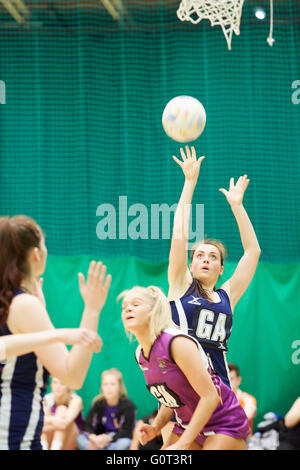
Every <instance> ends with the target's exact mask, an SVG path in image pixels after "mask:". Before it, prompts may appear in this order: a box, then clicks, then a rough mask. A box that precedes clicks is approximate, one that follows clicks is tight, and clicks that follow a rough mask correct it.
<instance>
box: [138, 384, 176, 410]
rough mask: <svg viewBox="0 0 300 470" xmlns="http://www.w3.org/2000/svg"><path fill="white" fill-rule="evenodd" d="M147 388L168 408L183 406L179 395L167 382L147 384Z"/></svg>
mask: <svg viewBox="0 0 300 470" xmlns="http://www.w3.org/2000/svg"><path fill="white" fill-rule="evenodd" d="M147 388H148V390H149V392H150V393H152V395H154V396H155V398H157V400H158V401H159V402H160V403H161V404H162V405H165V406H167V407H168V408H179V407H181V406H183V403H182V402H181V400H180V398H179V396H178V395H177V394H176V393H175V392H173V390H171V389H169V387H168V386H167V384H166V383H157V384H151V385H147Z"/></svg>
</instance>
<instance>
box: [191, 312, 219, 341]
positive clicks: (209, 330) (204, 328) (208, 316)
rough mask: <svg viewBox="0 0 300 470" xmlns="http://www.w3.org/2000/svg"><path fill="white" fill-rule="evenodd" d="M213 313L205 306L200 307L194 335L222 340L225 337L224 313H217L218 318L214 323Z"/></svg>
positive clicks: (212, 339)
mask: <svg viewBox="0 0 300 470" xmlns="http://www.w3.org/2000/svg"><path fill="white" fill-rule="evenodd" d="M214 320H215V313H214V312H213V311H212V310H207V309H205V308H203V309H201V311H200V313H199V318H198V324H197V328H196V335H197V336H198V338H200V339H207V340H211V341H219V342H222V341H224V340H225V338H226V315H225V313H218V319H217V321H216V323H215V324H214Z"/></svg>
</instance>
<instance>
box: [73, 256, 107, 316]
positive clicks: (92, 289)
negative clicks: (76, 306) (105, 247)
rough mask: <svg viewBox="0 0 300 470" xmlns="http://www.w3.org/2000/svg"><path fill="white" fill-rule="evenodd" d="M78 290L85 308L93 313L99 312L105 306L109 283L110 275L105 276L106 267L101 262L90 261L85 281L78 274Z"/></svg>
mask: <svg viewBox="0 0 300 470" xmlns="http://www.w3.org/2000/svg"><path fill="white" fill-rule="evenodd" d="M78 278H79V290H80V293H81V296H82V299H83V301H84V303H85V307H86V308H87V309H89V310H91V311H94V312H98V313H99V312H100V311H101V309H102V307H103V305H104V304H105V301H106V297H107V293H108V290H109V287H110V283H111V275H110V274H108V275H107V276H106V266H104V264H103V263H101V261H99V262H98V263H96V261H92V262H91V263H90V266H89V270H88V275H87V281H85V278H84V275H83V274H82V273H78Z"/></svg>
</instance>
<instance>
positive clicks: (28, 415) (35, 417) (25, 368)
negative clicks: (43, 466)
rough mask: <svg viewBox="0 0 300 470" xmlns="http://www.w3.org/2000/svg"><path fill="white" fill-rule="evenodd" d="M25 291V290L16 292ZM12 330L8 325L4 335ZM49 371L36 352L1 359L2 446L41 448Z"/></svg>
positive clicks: (3, 448)
mask: <svg viewBox="0 0 300 470" xmlns="http://www.w3.org/2000/svg"><path fill="white" fill-rule="evenodd" d="M22 293H24V292H23V291H21V290H18V291H17V292H16V295H18V294H22ZM9 334H12V333H11V331H10V330H9V329H8V327H7V326H5V327H4V329H3V330H2V331H0V335H1V336H3V335H9ZM48 379H49V373H48V371H47V370H46V369H45V368H44V367H43V365H42V363H41V361H40V360H39V359H38V358H37V356H36V355H35V354H34V353H29V354H24V355H22V356H18V357H11V358H9V359H6V360H5V361H2V362H1V363H0V450H25V449H27V450H30V449H31V450H41V449H42V446H41V442H40V436H41V433H42V427H43V421H44V413H43V406H42V398H43V396H44V394H45V392H46V389H47V385H48Z"/></svg>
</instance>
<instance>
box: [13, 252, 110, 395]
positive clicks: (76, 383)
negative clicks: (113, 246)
mask: <svg viewBox="0 0 300 470" xmlns="http://www.w3.org/2000/svg"><path fill="white" fill-rule="evenodd" d="M110 282H111V276H110V275H108V276H107V277H106V268H105V266H103V265H102V263H100V262H99V263H96V262H95V261H92V262H91V263H90V267H89V271H88V277H87V281H86V282H85V279H84V278H83V275H80V292H81V295H82V298H83V301H84V304H85V308H84V311H83V315H82V318H81V323H80V328H85V329H88V330H92V331H94V332H97V329H98V320H99V314H100V312H101V310H102V307H103V305H104V303H105V301H106V297H107V292H108V289H109V286H110ZM8 327H9V329H10V331H11V332H12V333H34V332H38V331H43V330H53V329H54V326H53V324H52V322H51V320H50V318H49V315H48V313H47V311H46V309H45V307H44V305H43V304H42V302H41V301H40V300H39V299H38V298H37V297H36V296H34V295H30V294H22V295H18V296H16V297H15V298H14V300H13V302H12V304H11V306H10V313H9V319H8ZM34 352H35V354H36V355H37V356H38V357H39V359H40V361H41V362H42V363H43V365H44V366H45V368H46V369H47V370H48V371H49V372H50V374H51V375H52V377H57V378H59V379H60V380H61V381H62V382H63V383H64V384H65V385H67V386H68V387H70V388H75V389H79V388H81V387H82V384H83V381H84V379H85V376H86V373H87V370H88V367H89V365H90V361H91V358H92V354H93V353H92V351H90V350H88V349H87V348H85V347H83V346H82V345H81V344H75V345H74V346H73V347H72V349H71V351H68V350H67V348H66V346H65V345H64V344H62V343H55V344H49V345H47V346H42V347H39V348H36V349H35V350H34Z"/></svg>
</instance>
